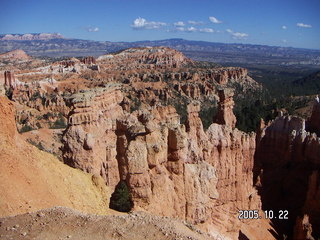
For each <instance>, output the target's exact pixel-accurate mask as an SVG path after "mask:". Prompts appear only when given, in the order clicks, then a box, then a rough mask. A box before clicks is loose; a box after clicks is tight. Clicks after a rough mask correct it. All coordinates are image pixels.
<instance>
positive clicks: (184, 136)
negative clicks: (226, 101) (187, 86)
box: [63, 88, 272, 239]
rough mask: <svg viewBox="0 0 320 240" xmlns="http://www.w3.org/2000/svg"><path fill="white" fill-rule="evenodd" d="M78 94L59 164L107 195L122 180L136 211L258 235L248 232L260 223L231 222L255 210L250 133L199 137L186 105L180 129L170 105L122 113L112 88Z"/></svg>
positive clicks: (231, 233) (216, 127)
mask: <svg viewBox="0 0 320 240" xmlns="http://www.w3.org/2000/svg"><path fill="white" fill-rule="evenodd" d="M85 95H86V93H84V94H83V95H82V96H80V95H77V96H76V97H75V98H74V99H79V101H78V100H73V104H74V108H73V110H72V112H71V114H70V117H69V126H68V128H67V130H66V132H65V135H64V137H63V139H64V152H65V153H64V159H65V162H66V163H68V164H69V165H71V166H74V167H77V168H80V169H82V170H84V171H87V172H90V173H95V174H97V173H99V174H100V175H101V176H102V177H103V178H104V180H105V182H106V184H107V185H108V186H110V187H111V188H115V186H116V184H117V183H118V182H119V181H120V180H124V181H125V182H126V183H127V185H128V187H129V189H130V194H131V199H132V201H133V204H134V209H136V210H138V209H143V210H146V211H148V212H151V213H153V214H158V215H163V216H172V217H179V218H181V219H186V220H188V221H191V222H192V223H195V224H199V225H200V226H202V227H203V228H205V229H206V230H207V231H209V232H210V231H212V232H214V231H216V230H217V231H218V232H221V233H223V234H224V235H225V236H227V237H231V238H235V237H238V235H239V231H240V229H241V232H242V233H244V234H245V235H248V236H255V237H257V236H258V235H259V234H260V233H259V234H258V233H255V231H254V230H253V229H252V228H254V227H258V226H261V224H267V222H263V221H260V222H256V223H255V224H252V225H248V224H247V223H245V222H241V221H240V220H239V219H238V218H237V216H238V210H239V209H260V208H261V206H260V205H261V203H260V199H259V196H258V195H257V192H256V190H255V188H254V187H253V182H252V179H253V173H252V168H253V156H254V151H255V134H246V133H243V132H241V131H239V130H237V129H233V127H232V126H230V125H226V124H223V125H220V124H216V123H214V124H212V125H211V126H210V127H209V129H208V130H207V131H204V129H203V126H202V122H201V120H200V118H199V115H198V112H199V110H200V106H199V103H192V104H190V105H189V106H188V117H187V122H186V123H185V124H180V117H179V115H178V114H177V113H176V110H175V109H174V108H173V107H171V106H160V105H155V106H153V107H150V106H145V107H144V108H140V110H137V111H135V112H133V113H131V114H129V113H125V112H123V111H122V109H120V108H119V105H118V104H119V102H120V101H121V99H122V97H121V96H120V94H119V95H118V93H117V90H115V89H114V88H110V90H109V91H105V92H103V93H101V94H94V95H90V96H92V98H88V97H87V96H85ZM102 103H103V104H102ZM223 116H226V115H223ZM227 122H228V121H227ZM255 234H258V235H255ZM261 234H265V237H266V239H268V238H270V239H272V236H271V234H270V233H269V232H267V231H266V232H264V231H262V232H261ZM258 238H259V237H258Z"/></svg>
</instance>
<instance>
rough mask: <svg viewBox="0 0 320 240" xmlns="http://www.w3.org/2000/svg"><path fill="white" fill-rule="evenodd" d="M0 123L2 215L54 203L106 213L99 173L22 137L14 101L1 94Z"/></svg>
mask: <svg viewBox="0 0 320 240" xmlns="http://www.w3.org/2000/svg"><path fill="white" fill-rule="evenodd" d="M0 125H1V127H0V138H1V141H0V166H1V167H0V192H1V196H0V216H1V217H4V216H12V215H17V214H22V213H26V212H30V211H37V210H40V209H43V208H49V207H53V206H65V207H70V208H73V209H77V210H79V211H83V212H88V213H93V214H106V213H108V211H109V210H108V199H109V198H110V190H109V189H108V188H107V187H106V186H105V185H104V183H103V180H102V179H101V177H99V176H98V175H96V176H92V175H89V174H85V173H83V172H81V171H80V170H77V169H72V168H70V167H68V166H66V165H64V164H63V163H61V162H60V161H59V160H58V159H56V158H55V157H54V156H53V155H51V154H48V153H45V152H42V151H40V150H38V149H37V148H36V147H34V146H32V145H31V144H29V143H27V142H25V141H23V140H22V139H21V138H20V136H19V134H18V132H17V129H16V126H15V120H14V105H13V102H10V101H9V100H8V99H7V98H6V97H3V96H0ZM99 179H100V180H99ZM1 234H2V233H1Z"/></svg>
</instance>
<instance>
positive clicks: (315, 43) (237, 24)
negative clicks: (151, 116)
mask: <svg viewBox="0 0 320 240" xmlns="http://www.w3.org/2000/svg"><path fill="white" fill-rule="evenodd" d="M319 11H320V0H184V1H180V0H177V1H174V0H171V1H169V0H155V1H152V0H91V1H89V0H63V1H62V0H54V1H52V0H51V1H47V0H39V1H35V0H23V1H22V0H0V33H2V34H6V33H39V32H59V33H61V34H62V35H64V36H65V37H67V38H80V39H91V40H98V41H138V40H161V39H167V38H184V39H189V40H203V41H211V42H224V43H234V42H235V43H251V44H266V45H276V46H291V47H301V48H314V49H320V14H319Z"/></svg>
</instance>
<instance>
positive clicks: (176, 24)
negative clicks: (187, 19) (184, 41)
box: [173, 21, 185, 27]
mask: <svg viewBox="0 0 320 240" xmlns="http://www.w3.org/2000/svg"><path fill="white" fill-rule="evenodd" d="M173 25H174V26H176V27H183V26H185V24H184V22H182V21H179V22H175V23H174V24H173Z"/></svg>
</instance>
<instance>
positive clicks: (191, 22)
mask: <svg viewBox="0 0 320 240" xmlns="http://www.w3.org/2000/svg"><path fill="white" fill-rule="evenodd" d="M188 23H189V24H192V25H202V24H203V22H202V21H193V20H189V21H188Z"/></svg>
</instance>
